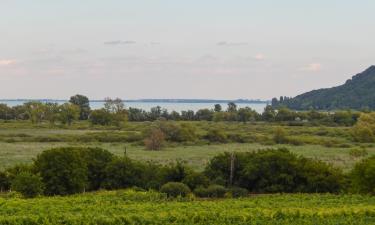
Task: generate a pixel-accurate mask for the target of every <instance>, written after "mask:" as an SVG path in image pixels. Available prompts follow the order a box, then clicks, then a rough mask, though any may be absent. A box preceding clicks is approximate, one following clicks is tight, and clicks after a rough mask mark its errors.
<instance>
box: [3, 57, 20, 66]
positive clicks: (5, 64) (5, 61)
mask: <svg viewBox="0 0 375 225" xmlns="http://www.w3.org/2000/svg"><path fill="white" fill-rule="evenodd" d="M15 63H16V60H12V59H2V60H1V59H0V66H9V65H13V64H15Z"/></svg>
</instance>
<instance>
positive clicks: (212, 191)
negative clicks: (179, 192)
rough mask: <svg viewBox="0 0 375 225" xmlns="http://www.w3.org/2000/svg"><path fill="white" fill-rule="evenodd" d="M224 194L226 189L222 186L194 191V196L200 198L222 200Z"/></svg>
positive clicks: (214, 185)
mask: <svg viewBox="0 0 375 225" xmlns="http://www.w3.org/2000/svg"><path fill="white" fill-rule="evenodd" d="M226 192H227V189H226V188H225V187H224V186H221V185H217V184H213V185H210V186H208V187H207V188H204V187H197V188H196V189H195V190H194V194H195V195H196V196H198V197H201V198H222V197H224V196H225V193H226Z"/></svg>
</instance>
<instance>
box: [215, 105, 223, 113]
mask: <svg viewBox="0 0 375 225" xmlns="http://www.w3.org/2000/svg"><path fill="white" fill-rule="evenodd" d="M221 110H222V107H221V105H220V104H215V106H214V111H215V112H221Z"/></svg>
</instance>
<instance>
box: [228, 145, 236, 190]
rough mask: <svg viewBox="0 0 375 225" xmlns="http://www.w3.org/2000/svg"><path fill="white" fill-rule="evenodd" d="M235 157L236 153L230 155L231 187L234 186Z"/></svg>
mask: <svg viewBox="0 0 375 225" xmlns="http://www.w3.org/2000/svg"><path fill="white" fill-rule="evenodd" d="M234 161H235V155H234V152H232V153H231V154H230V176H229V185H230V186H232V184H233V177H234V163H235V162H234Z"/></svg>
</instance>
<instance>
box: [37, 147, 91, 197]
mask: <svg viewBox="0 0 375 225" xmlns="http://www.w3.org/2000/svg"><path fill="white" fill-rule="evenodd" d="M34 165H35V169H36V171H37V172H39V174H40V176H41V177H42V180H43V183H44V184H45V194H47V195H67V194H74V193H79V192H83V191H84V190H85V188H86V185H87V174H88V171H87V163H86V160H85V158H84V157H83V155H82V148H55V149H50V150H47V151H44V152H42V153H41V154H39V155H38V156H37V158H36V160H35V162H34Z"/></svg>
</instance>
